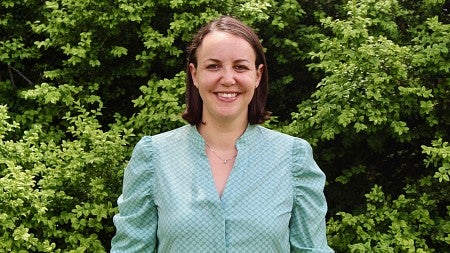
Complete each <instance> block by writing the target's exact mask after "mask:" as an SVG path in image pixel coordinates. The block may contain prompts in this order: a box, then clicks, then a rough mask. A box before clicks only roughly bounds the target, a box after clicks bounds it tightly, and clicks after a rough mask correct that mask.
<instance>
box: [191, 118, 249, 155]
mask: <svg viewBox="0 0 450 253" xmlns="http://www.w3.org/2000/svg"><path fill="white" fill-rule="evenodd" d="M247 125H248V122H247V121H240V122H237V123H228V124H224V123H217V122H214V121H207V122H205V123H203V124H200V125H199V126H198V131H199V133H200V134H201V135H202V136H203V138H204V139H205V142H206V143H208V145H210V146H211V147H213V148H214V149H215V150H218V151H227V150H230V149H233V150H234V148H235V145H236V140H237V139H238V138H239V137H240V136H241V135H242V134H243V133H244V131H245V129H247Z"/></svg>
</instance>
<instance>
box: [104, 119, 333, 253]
mask: <svg viewBox="0 0 450 253" xmlns="http://www.w3.org/2000/svg"><path fill="white" fill-rule="evenodd" d="M236 147H237V150H238V156H237V158H236V160H235V164H234V167H233V169H232V171H231V174H230V176H229V178H228V180H227V183H226V186H225V190H224V192H223V194H222V196H221V197H219V195H218V193H217V190H216V188H215V185H214V181H213V178H212V173H211V169H210V165H209V161H208V158H207V156H206V152H205V142H204V140H203V138H202V136H201V135H200V134H199V133H198V131H197V129H196V127H195V126H191V125H186V126H184V127H181V128H178V129H175V130H173V131H170V132H166V133H162V134H159V135H155V136H152V137H150V136H147V137H144V138H143V139H142V140H141V141H140V142H139V143H138V144H137V145H136V147H135V149H134V151H133V155H132V158H131V160H130V161H129V164H128V166H127V168H126V169H125V175H124V181H123V192H122V195H121V196H120V197H119V199H118V205H119V213H118V214H117V215H115V216H114V224H115V226H116V230H117V231H116V235H115V237H114V238H113V240H112V250H111V252H113V253H114V252H159V253H171V252H176V253H179V252H183V253H184V252H195V253H197V252H229V253H232V252H274V253H284V252H324V253H325V252H333V250H332V249H330V248H329V247H328V245H327V241H326V235H325V214H326V210H327V206H326V201H325V197H324V194H323V187H324V183H325V175H324V174H323V172H322V171H321V170H320V169H319V167H318V166H317V164H316V163H315V162H314V160H313V157H312V150H311V147H310V145H309V144H308V143H307V142H306V141H304V140H302V139H299V138H295V137H291V136H288V135H285V134H281V133H278V132H275V131H272V130H269V129H266V128H264V127H261V126H258V125H249V127H248V128H247V130H246V131H245V133H244V134H243V135H242V136H241V137H240V138H239V139H238V140H237V143H236Z"/></svg>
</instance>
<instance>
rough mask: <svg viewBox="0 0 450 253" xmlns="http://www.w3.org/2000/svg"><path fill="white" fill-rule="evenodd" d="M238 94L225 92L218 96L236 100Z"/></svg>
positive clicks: (219, 93)
mask: <svg viewBox="0 0 450 253" xmlns="http://www.w3.org/2000/svg"><path fill="white" fill-rule="evenodd" d="M237 95H238V94H237V93H236V92H233V93H225V92H218V93H217V96H219V97H222V98H235V97H236V96H237Z"/></svg>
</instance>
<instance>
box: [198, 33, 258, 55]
mask: <svg viewBox="0 0 450 253" xmlns="http://www.w3.org/2000/svg"><path fill="white" fill-rule="evenodd" d="M197 58H198V60H200V59H203V60H204V59H205V58H206V59H208V58H214V59H228V58H233V59H238V58H241V59H246V60H251V61H255V58H256V54H255V50H254V49H253V47H252V46H251V45H250V43H248V42H247V41H246V40H245V39H243V38H241V37H239V36H236V35H233V34H230V33H226V32H218V31H214V32H211V33H208V34H207V35H205V37H204V38H203V41H202V43H201V44H200V46H199V47H198V49H197Z"/></svg>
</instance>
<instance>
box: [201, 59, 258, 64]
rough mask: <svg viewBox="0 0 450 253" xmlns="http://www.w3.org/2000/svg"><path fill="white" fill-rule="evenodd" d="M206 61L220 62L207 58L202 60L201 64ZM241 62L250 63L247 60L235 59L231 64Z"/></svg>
mask: <svg viewBox="0 0 450 253" xmlns="http://www.w3.org/2000/svg"><path fill="white" fill-rule="evenodd" d="M207 61H213V62H220V60H218V59H215V58H208V59H206V60H204V61H203V62H207ZM241 62H248V63H250V61H249V60H247V59H237V60H235V61H233V63H241Z"/></svg>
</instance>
